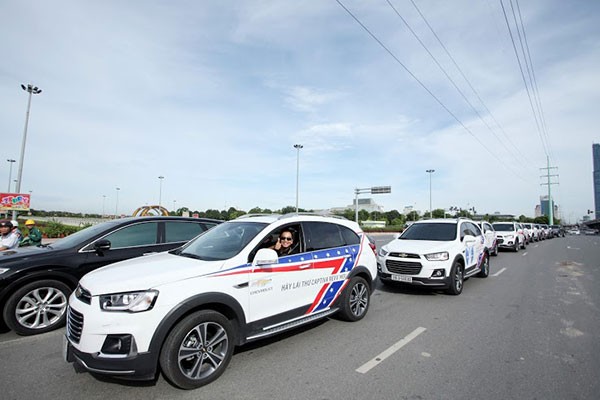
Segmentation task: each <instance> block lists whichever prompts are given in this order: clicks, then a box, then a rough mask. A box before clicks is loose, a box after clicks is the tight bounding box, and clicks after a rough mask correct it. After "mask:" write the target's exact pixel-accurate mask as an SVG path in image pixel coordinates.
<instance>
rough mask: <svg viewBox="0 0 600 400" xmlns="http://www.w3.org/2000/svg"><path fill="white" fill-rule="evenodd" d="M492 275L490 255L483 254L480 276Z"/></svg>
mask: <svg viewBox="0 0 600 400" xmlns="http://www.w3.org/2000/svg"><path fill="white" fill-rule="evenodd" d="M489 275H490V257H488V256H487V255H485V254H484V255H483V260H482V261H481V271H480V272H479V273H478V274H477V276H478V277H480V278H487V277H488V276H489Z"/></svg>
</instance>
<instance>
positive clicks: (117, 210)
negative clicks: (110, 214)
mask: <svg viewBox="0 0 600 400" xmlns="http://www.w3.org/2000/svg"><path fill="white" fill-rule="evenodd" d="M116 190H117V201H116V203H115V219H117V218H118V215H119V190H121V188H120V187H118V188H116Z"/></svg>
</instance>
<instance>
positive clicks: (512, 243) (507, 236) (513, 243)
mask: <svg viewBox="0 0 600 400" xmlns="http://www.w3.org/2000/svg"><path fill="white" fill-rule="evenodd" d="M492 226H493V227H494V229H495V230H496V234H497V236H498V246H499V247H500V248H507V249H512V250H513V251H515V252H517V251H519V249H524V248H525V247H526V246H527V242H526V241H525V235H524V233H523V230H522V229H520V228H519V225H518V223H517V222H514V221H513V222H494V223H493V224H492Z"/></svg>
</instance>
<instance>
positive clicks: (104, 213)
mask: <svg viewBox="0 0 600 400" xmlns="http://www.w3.org/2000/svg"><path fill="white" fill-rule="evenodd" d="M105 204H106V195H105V194H103V195H102V218H104V216H105V215H106V212H105V210H106V208H105V207H104V206H105Z"/></svg>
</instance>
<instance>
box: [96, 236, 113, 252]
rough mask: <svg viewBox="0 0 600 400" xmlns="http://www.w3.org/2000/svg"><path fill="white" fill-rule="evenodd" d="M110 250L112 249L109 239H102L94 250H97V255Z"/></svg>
mask: <svg viewBox="0 0 600 400" xmlns="http://www.w3.org/2000/svg"><path fill="white" fill-rule="evenodd" d="M109 249H110V240H108V239H101V240H98V241H97V242H96V243H94V250H96V253H102V252H104V251H106V250H109Z"/></svg>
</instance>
